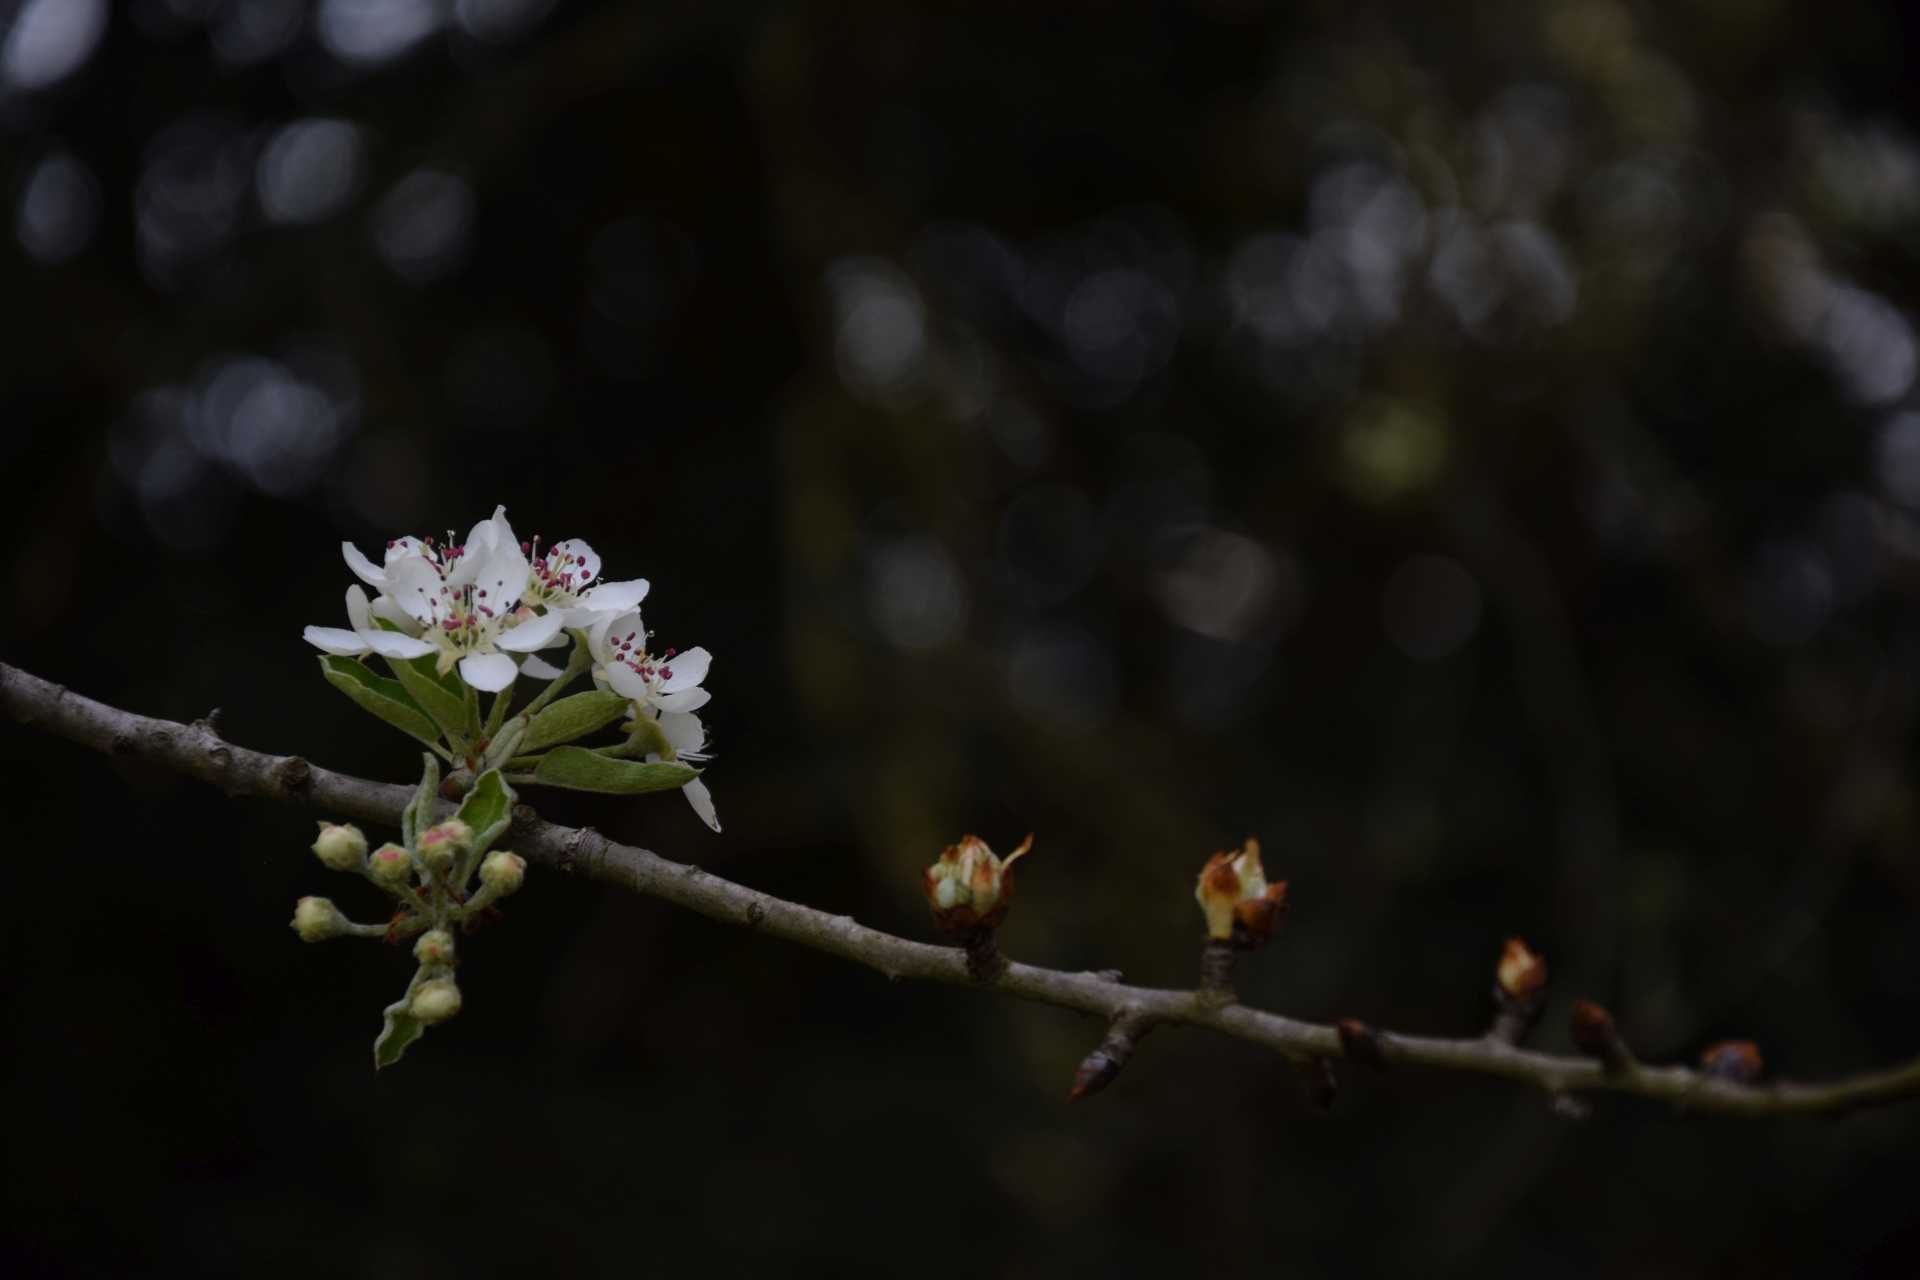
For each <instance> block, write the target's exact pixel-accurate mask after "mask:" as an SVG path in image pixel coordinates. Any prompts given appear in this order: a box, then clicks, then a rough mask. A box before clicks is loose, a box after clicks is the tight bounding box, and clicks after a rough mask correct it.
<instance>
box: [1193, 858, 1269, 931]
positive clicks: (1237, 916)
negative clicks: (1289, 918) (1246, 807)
mask: <svg viewBox="0 0 1920 1280" xmlns="http://www.w3.org/2000/svg"><path fill="white" fill-rule="evenodd" d="M1193 897H1194V900H1195V901H1196V902H1198V903H1199V904H1200V910H1201V912H1202V913H1204V914H1205V916H1206V917H1207V937H1209V938H1211V939H1212V940H1214V941H1216V942H1226V941H1229V940H1231V941H1233V942H1236V943H1238V944H1239V945H1241V946H1243V947H1257V946H1259V945H1260V944H1261V943H1263V942H1265V941H1267V940H1268V939H1269V938H1271V937H1273V931H1274V930H1275V929H1276V928H1277V927H1278V926H1279V924H1280V917H1281V916H1283V915H1285V914H1286V910H1287V882H1286V881H1285V880H1276V881H1274V882H1273V883H1272V884H1268V883H1267V872H1266V868H1264V867H1262V866H1261V865H1260V842H1259V841H1258V840H1255V839H1253V838H1252V837H1248V839H1247V842H1246V843H1245V844H1244V845H1242V846H1241V847H1240V848H1239V849H1237V850H1228V851H1227V852H1225V853H1216V854H1214V855H1213V856H1212V857H1211V858H1209V859H1207V865H1206V866H1205V867H1202V868H1201V870H1200V883H1199V884H1198V885H1197V886H1195V888H1194V891H1193Z"/></svg>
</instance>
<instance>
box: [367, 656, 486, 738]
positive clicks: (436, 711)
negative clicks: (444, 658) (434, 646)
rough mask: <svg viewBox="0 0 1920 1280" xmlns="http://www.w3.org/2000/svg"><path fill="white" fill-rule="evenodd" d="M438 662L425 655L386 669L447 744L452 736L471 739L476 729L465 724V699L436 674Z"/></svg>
mask: <svg viewBox="0 0 1920 1280" xmlns="http://www.w3.org/2000/svg"><path fill="white" fill-rule="evenodd" d="M438 662H439V659H438V657H436V656H435V655H434V654H431V653H429V654H427V655H426V656H425V657H422V658H394V659H392V660H390V661H389V662H388V663H387V665H388V666H390V667H392V668H393V674H394V677H395V678H396V679H398V680H399V682H400V683H401V685H402V686H404V687H405V688H406V691H407V693H408V695H409V696H411V697H412V698H413V700H414V701H415V702H416V703H418V704H419V705H420V708H421V710H423V711H425V712H426V713H427V714H428V715H429V716H432V717H433V722H434V723H435V724H437V725H439V726H440V728H441V729H443V730H444V731H445V732H446V735H447V740H448V741H449V742H451V741H452V740H453V739H454V738H455V737H456V736H465V737H472V736H473V733H474V729H475V728H477V726H473V725H469V724H468V723H467V720H468V717H467V699H466V696H465V694H463V693H462V692H461V691H460V690H459V689H457V688H448V687H447V683H446V681H445V680H443V679H442V678H441V677H440V675H439V672H438V670H437V664H438ZM447 674H448V675H452V674H453V673H452V672H448V673H447ZM456 679H457V677H456Z"/></svg>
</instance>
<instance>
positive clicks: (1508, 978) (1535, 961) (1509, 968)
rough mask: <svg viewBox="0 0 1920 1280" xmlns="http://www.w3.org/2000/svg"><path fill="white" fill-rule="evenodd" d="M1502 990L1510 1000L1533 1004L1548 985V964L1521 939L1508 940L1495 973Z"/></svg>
mask: <svg viewBox="0 0 1920 1280" xmlns="http://www.w3.org/2000/svg"><path fill="white" fill-rule="evenodd" d="M1494 973H1495V977H1496V979H1497V980H1498V981H1499V984H1500V990H1501V992H1502V993H1503V994H1505V995H1506V996H1507V997H1508V998H1510V999H1513V1000H1518V1001H1522V1002H1531V1001H1532V1000H1533V999H1534V998H1535V997H1537V996H1538V995H1539V994H1540V992H1541V991H1543V990H1545V989H1546V985H1547V962H1546V961H1545V960H1543V959H1541V958H1540V957H1539V956H1537V955H1535V954H1534V953H1533V952H1532V951H1531V950H1529V949H1528V947H1527V944H1526V943H1525V942H1523V941H1521V940H1520V939H1519V938H1508V939H1507V948H1506V950H1505V951H1503V952H1501V953H1500V964H1499V967H1498V968H1497V969H1496V970H1495V971H1494Z"/></svg>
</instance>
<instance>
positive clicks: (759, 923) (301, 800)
mask: <svg viewBox="0 0 1920 1280" xmlns="http://www.w3.org/2000/svg"><path fill="white" fill-rule="evenodd" d="M0 707H4V708H5V709H6V711H7V712H8V713H9V714H11V715H12V716H13V718H14V719H15V720H17V721H19V722H20V723H22V724H25V725H29V726H33V727H36V728H39V729H42V730H44V731H45V732H48V733H51V734H54V735H56V736H58V737H62V738H67V739H70V740H72V741H74V742H78V743H81V744H83V745H85V746H89V747H92V748H94V749H95V750H98V751H103V752H106V753H108V754H110V755H116V756H122V757H130V758H136V759H141V760H146V761H149V762H152V763H155V764H159V765H163V766H165V767H167V768H170V769H173V770H175V771H177V772H180V773H184V774H187V775H189V776H191V777H194V778H198V779H200V780H201V781H203V782H208V783H211V784H213V785H214V786H217V787H220V788H221V789H222V790H224V791H225V792H226V793H227V794H228V795H230V796H264V797H267V798H269V799H273V800H279V801H285V802H292V803H298V804H304V805H309V806H312V807H314V808H318V809H322V810H324V811H326V812H328V813H330V814H334V815H341V816H348V817H354V818H359V819H361V820H363V821H368V822H379V823H384V824H387V825H394V824H396V823H398V821H399V819H400V812H401V810H402V809H404V808H405V807H406V805H407V802H408V800H409V799H410V798H411V795H412V790H413V789H412V788H411V787H406V786H400V785H396V784H390V783H381V782H372V781H369V780H367V779H364V778H356V777H351V776H349V775H346V774H340V773H334V772H332V771H331V770H327V769H321V768H317V767H315V766H312V765H310V764H308V763H307V762H306V761H305V760H303V759H301V758H300V757H298V756H272V755H267V754H264V753H262V752H258V751H249V750H247V749H246V748H244V747H238V746H234V745H233V744H231V743H229V742H226V741H225V740H223V739H222V738H221V737H220V735H219V733H218V732H217V731H216V730H215V728H214V727H213V725H212V723H210V720H211V717H210V718H209V719H208V720H200V721H196V722H195V723H193V724H179V723H176V722H174V721H171V720H157V719H152V718H150V717H147V716H141V715H135V714H134V713H132V712H129V711H122V710H120V709H118V708H116V707H110V706H107V705H105V704H103V703H99V702H95V701H93V700H92V699H90V698H85V697H82V696H80V695H79V694H76V693H72V692H70V691H69V690H67V689H66V688H64V687H62V686H60V685H56V684H53V683H51V682H49V681H46V680H42V679H40V678H39V677H37V676H34V675H30V674H28V673H27V672H24V671H21V670H19V669H18V668H16V667H12V666H9V665H7V664H5V663H0ZM511 838H512V841H513V846H514V848H515V850H516V851H518V852H519V853H521V854H522V855H523V856H525V857H527V858H529V859H531V860H533V861H536V862H540V863H543V864H545V865H547V866H549V867H553V868H557V869H558V870H561V871H564V872H567V873H569V874H572V875H581V876H586V877H588V878H589V879H594V880H601V881H605V882H607V883H609V884H615V885H620V886H622V887H624V888H627V889H631V890H634V891H635V892H637V893H642V894H646V895H648V896H650V897H656V898H661V899H664V900H665V901H667V902H671V903H673V904H674V905H676V906H679V907H684V908H686V909H687V910H690V911H697V912H699V913H700V914H701V915H704V916H707V917H709V918H711V919H714V920H718V921H721V922H722V923H725V924H731V925H737V926H739V927H741V928H745V929H750V930H753V931H755V932H758V933H764V934H768V935H770V936H772V937H775V938H780V939H782V940H784V941H786V942H792V943H796V944H798V945H800V946H804V947H811V948H813V949H814V950H816V951H824V952H827V953H828V954H830V955H835V956H839V957H841V958H843V959H846V960H851V961H853V962H854V963H856V964H862V965H865V966H867V967H868V968H870V969H874V970H877V971H879V972H880V973H883V974H885V975H886V976H887V977H889V978H892V979H900V978H913V979H919V980H922V981H928V982H946V983H952V984H954V985H956V986H989V987H992V988H993V989H995V990H999V991H1003V992H1005V993H1007V994H1008V995H1013V996H1018V997H1021V998H1023V999H1027V1000H1035V1001H1039V1002H1041V1003H1043V1004H1052V1005H1059V1006H1060V1007H1062V1008H1067V1009H1075V1010H1078V1011H1080V1012H1082V1013H1086V1014H1091V1015H1093V1016H1095V1017H1097V1018H1099V1019H1101V1020H1102V1021H1103V1023H1105V1024H1106V1025H1107V1026H1108V1027H1110V1028H1118V1029H1119V1031H1120V1033H1121V1040H1122V1041H1124V1049H1125V1051H1126V1052H1130V1051H1131V1048H1132V1045H1133V1044H1134V1043H1135V1042H1137V1041H1138V1040H1139V1039H1140V1038H1141V1037H1143V1036H1144V1035H1145V1034H1146V1033H1147V1032H1148V1031H1149V1030H1151V1029H1153V1028H1154V1027H1157V1026H1162V1025H1181V1024H1184V1025H1189V1026H1196V1027H1206V1028H1208V1029H1210V1030H1213V1031H1218V1032H1221V1033H1223V1034H1226V1035H1230V1036H1237V1037H1239V1038H1240V1039H1243V1040H1250V1041H1252V1042H1254V1043H1256V1044H1262V1045H1265V1046H1267V1047H1268V1048H1271V1049H1274V1050H1276V1051H1278V1052H1280V1053H1282V1054H1284V1055H1286V1056H1287V1057H1288V1058H1289V1059H1291V1060H1293V1061H1295V1062H1297V1063H1304V1064H1305V1065H1307V1066H1309V1067H1312V1068H1315V1069H1316V1070H1317V1069H1318V1066H1317V1064H1316V1063H1315V1062H1314V1060H1315V1059H1321V1060H1324V1059H1329V1058H1341V1057H1352V1058H1354V1059H1356V1060H1364V1061H1365V1063H1366V1064H1367V1065H1370V1066H1383V1065H1385V1066H1390V1065H1394V1064H1401V1065H1407V1066H1422V1067H1431V1068H1436V1069H1440V1070H1447V1071H1460V1072H1467V1073H1471V1074H1478V1075H1490V1076H1499V1077H1503V1078H1506V1079H1509V1080H1514V1081H1517V1082H1520V1083H1523V1084H1530V1085H1533V1086H1535V1087H1537V1088H1539V1089H1541V1090H1543V1091H1545V1092H1546V1093H1547V1094H1548V1095H1550V1096H1552V1097H1554V1098H1556V1099H1559V1098H1564V1097H1565V1096H1566V1095H1570V1094H1574V1093H1580V1092H1587V1091H1606V1092H1613V1093H1625V1094H1632V1095H1635V1096H1637V1097H1642V1098H1650V1099H1655V1100H1659V1101H1665V1102H1669V1103H1673V1104H1675V1105H1676V1106H1679V1107H1682V1108H1686V1109H1691V1110H1696V1111H1716V1112H1726V1113H1730V1114H1738V1115H1754V1116H1764V1115H1786V1114H1796V1113H1818V1112H1841V1111H1847V1110H1851V1109H1854V1108H1858V1107H1864V1106H1870V1105H1874V1104H1877V1103H1885V1102H1891V1101H1895V1100H1897V1099H1902V1098H1907V1097H1912V1096H1915V1095H1920V1059H1916V1060H1914V1061H1912V1062H1909V1063H1907V1064H1905V1065H1903V1066H1900V1067H1896V1068H1893V1069H1891V1070H1886V1071H1880V1072H1874V1073H1869V1074H1865V1075H1858V1076H1852V1077H1849V1078H1846V1079H1842V1080H1836V1081H1832V1082H1830V1083H1826V1084H1795V1083H1790V1082H1786V1081H1774V1082H1768V1083H1762V1084H1746V1083H1741V1082H1738V1081H1734V1080H1729V1079H1724V1078H1720V1077H1718V1076H1715V1075H1710V1074H1706V1073H1703V1072H1699V1071H1693V1070H1689V1069H1687V1068H1685V1067H1651V1066H1646V1065H1643V1064H1641V1063H1639V1062H1638V1061H1635V1060H1633V1059H1632V1058H1631V1057H1624V1058H1620V1057H1613V1058H1609V1060H1608V1062H1607V1063H1605V1064H1603V1063H1602V1062H1600V1061H1595V1060H1593V1059H1590V1058H1576V1057H1565V1056H1559V1055H1554V1054H1547V1053H1539V1052H1535V1051H1533V1050H1528V1049H1522V1048H1518V1047H1516V1046H1514V1045H1511V1044H1508V1043H1506V1042H1505V1041H1504V1040H1502V1039H1500V1038H1498V1037H1495V1036H1492V1035H1488V1036H1482V1037H1476V1038H1469V1039H1457V1040H1447V1039H1438V1038H1433V1037H1426V1036H1408V1035H1399V1034H1396V1033H1390V1032H1386V1031H1381V1030H1378V1029H1374V1028H1368V1027H1365V1026H1364V1025H1363V1024H1360V1023H1356V1022H1347V1023H1344V1024H1342V1026H1341V1028H1340V1029H1339V1030H1338V1031H1336V1029H1335V1028H1334V1027H1331V1026H1322V1025H1319V1024H1316V1023H1310V1022H1300V1021H1296V1020H1294V1019H1292V1018H1286V1017H1282V1016H1280V1015H1279V1014H1273V1013H1265V1012H1262V1011H1260V1010H1257V1009H1250V1008H1248V1007H1246V1006H1245V1005H1242V1004H1238V1003H1229V1004H1225V1005H1222V1004H1219V1003H1218V1002H1217V1000H1209V999H1208V998H1206V996H1205V995H1203V994H1202V993H1200V992H1195V991H1170V990H1160V989H1154V988H1147V987H1133V986H1127V985H1125V984H1123V983H1121V982H1119V981H1118V980H1117V979H1116V977H1115V976H1113V975H1109V974H1104V973H1069V972H1065V971H1062V970H1058V969H1044V968H1038V967H1036V966H1033V965H1026V964H1019V963H1012V964H1009V965H1008V966H1007V967H1006V969H1005V970H1004V971H1003V972H1002V973H1001V974H1000V975H999V976H998V977H997V978H994V979H992V980H990V981H987V982H984V983H983V982H979V981H976V980H975V979H974V978H973V977H972V976H970V975H969V973H968V965H967V957H966V954H965V952H964V951H962V950H961V949H959V948H956V947H941V946H934V945H931V944H929V943H924V942H913V941H909V940H908V939H905V938H897V937H894V936H893V935H892V934H888V933H882V932H881V931H880V930H878V929H870V928H867V927H866V926H865V925H861V924H858V923H856V922H855V921H854V920H853V919H852V918H851V917H849V916H844V915H831V914H829V913H827V912H824V911H819V910H815V909H814V908H812V907H806V906H802V905H800V904H799V903H795V902H787V901H784V900H783V899H780V898H775V897H772V896H770V895H768V894H764V893H760V892H758V891H757V890H754V889H749V888H747V887H745V886H744V885H739V884H735V883H733V882H732V881H729V880H725V879H722V878H721V877H719V876H715V875H710V874H708V873H707V872H705V871H702V870H700V869H699V868H698V867H692V866H687V865H684V864H681V863H677V862H671V861H669V860H667V859H665V858H662V857H660V856H659V855H658V854H655V853H651V852H649V851H647V850H645V849H640V848H635V847H633V846H631V845H622V844H616V843H615V842H613V841H611V840H608V839H607V838H606V837H605V836H602V835H600V834H599V833H598V832H596V831H594V830H593V829H592V828H590V827H582V828H570V827H562V826H558V825H556V824H554V823H550V822H545V821H542V820H541V819H539V818H537V817H535V816H534V815H533V812H532V810H531V809H528V808H526V807H524V806H522V807H520V808H519V809H518V810H517V811H516V815H515V821H514V826H513V832H512V837H511ZM1115 1047H1119V1046H1118V1044H1116V1045H1115ZM1119 1056H1122V1057H1124V1053H1122V1054H1121V1055H1119ZM1116 1070H1117V1068H1116ZM1103 1083H1104V1081H1103ZM1083 1092H1090V1090H1087V1091H1083Z"/></svg>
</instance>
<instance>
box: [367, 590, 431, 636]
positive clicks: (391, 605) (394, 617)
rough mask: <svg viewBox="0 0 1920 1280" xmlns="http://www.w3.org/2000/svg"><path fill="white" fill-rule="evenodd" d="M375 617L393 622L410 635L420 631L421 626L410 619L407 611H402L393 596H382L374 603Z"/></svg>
mask: <svg viewBox="0 0 1920 1280" xmlns="http://www.w3.org/2000/svg"><path fill="white" fill-rule="evenodd" d="M373 616H374V617H376V618H380V619H382V620H384V621H386V622H391V623H392V624H393V625H394V626H396V627H399V628H400V629H401V630H402V631H404V632H406V633H407V634H408V635H412V634H413V633H414V632H416V631H418V630H419V629H420V624H419V623H417V622H415V621H414V620H413V619H412V618H409V617H408V616H407V611H406V610H405V609H402V608H401V607H400V605H399V603H398V602H396V601H395V600H394V598H393V597H392V596H381V597H380V598H379V599H378V600H375V601H374V602H373Z"/></svg>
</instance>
